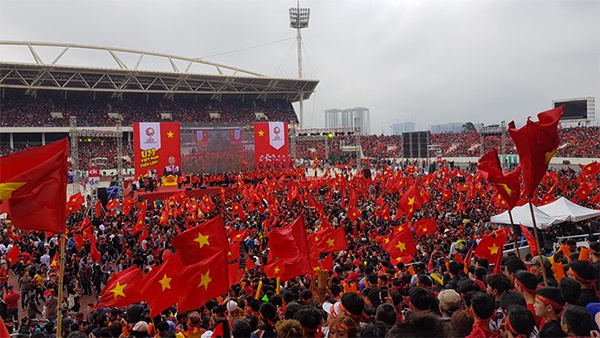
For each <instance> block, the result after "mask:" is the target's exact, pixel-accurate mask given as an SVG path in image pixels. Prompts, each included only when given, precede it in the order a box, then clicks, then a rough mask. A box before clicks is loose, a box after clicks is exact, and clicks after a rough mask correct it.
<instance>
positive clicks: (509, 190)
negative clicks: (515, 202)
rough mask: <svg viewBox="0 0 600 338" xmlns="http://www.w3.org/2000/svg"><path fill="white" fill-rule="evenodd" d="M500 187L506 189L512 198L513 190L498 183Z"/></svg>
mask: <svg viewBox="0 0 600 338" xmlns="http://www.w3.org/2000/svg"><path fill="white" fill-rule="evenodd" d="M498 185H499V186H501V187H502V188H504V190H505V191H506V193H507V194H508V196H512V190H511V189H510V188H509V187H508V186H507V185H506V184H504V183H498Z"/></svg>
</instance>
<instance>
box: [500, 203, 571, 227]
mask: <svg viewBox="0 0 600 338" xmlns="http://www.w3.org/2000/svg"><path fill="white" fill-rule="evenodd" d="M533 213H534V214H535V222H536V224H537V228H538V229H546V228H548V227H551V226H552V225H554V224H559V223H562V222H564V221H566V220H567V217H566V216H565V217H556V216H551V215H548V214H547V213H545V212H544V211H542V210H540V209H538V208H537V207H536V206H533ZM512 217H513V221H514V223H515V225H517V226H518V225H519V224H523V225H524V226H527V227H530V228H533V221H532V220H531V211H530V210H529V204H525V205H522V206H520V207H515V208H514V209H512ZM490 222H492V223H498V224H510V217H509V216H508V211H505V212H503V213H501V214H499V215H496V216H492V217H491V218H490Z"/></svg>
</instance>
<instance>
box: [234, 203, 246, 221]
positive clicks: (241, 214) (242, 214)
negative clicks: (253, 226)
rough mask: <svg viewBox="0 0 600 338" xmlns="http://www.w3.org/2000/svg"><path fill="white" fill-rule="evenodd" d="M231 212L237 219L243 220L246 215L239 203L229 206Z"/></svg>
mask: <svg viewBox="0 0 600 338" xmlns="http://www.w3.org/2000/svg"><path fill="white" fill-rule="evenodd" d="M231 211H232V212H233V213H235V214H237V216H238V218H239V219H244V218H245V217H246V213H245V212H244V208H243V207H242V205H241V204H239V203H233V204H232V205H231Z"/></svg>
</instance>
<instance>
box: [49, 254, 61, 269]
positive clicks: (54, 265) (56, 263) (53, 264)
mask: <svg viewBox="0 0 600 338" xmlns="http://www.w3.org/2000/svg"><path fill="white" fill-rule="evenodd" d="M50 267H51V268H52V269H54V271H58V270H60V265H59V261H58V252H57V253H55V254H54V257H52V260H51V261H50Z"/></svg>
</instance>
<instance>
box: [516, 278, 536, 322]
mask: <svg viewBox="0 0 600 338" xmlns="http://www.w3.org/2000/svg"><path fill="white" fill-rule="evenodd" d="M537 283H538V281H537V277H536V276H535V275H534V274H533V273H531V272H529V271H523V270H520V271H517V272H516V273H515V290H516V291H517V292H519V293H520V294H522V295H523V298H525V302H526V303H527V308H528V309H529V311H531V313H533V316H534V318H535V326H536V327H541V325H542V319H543V318H542V317H538V316H536V315H535V308H534V305H535V291H536V289H537Z"/></svg>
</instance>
